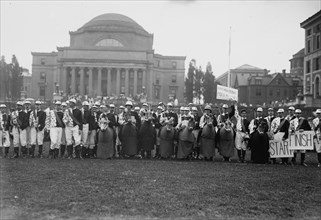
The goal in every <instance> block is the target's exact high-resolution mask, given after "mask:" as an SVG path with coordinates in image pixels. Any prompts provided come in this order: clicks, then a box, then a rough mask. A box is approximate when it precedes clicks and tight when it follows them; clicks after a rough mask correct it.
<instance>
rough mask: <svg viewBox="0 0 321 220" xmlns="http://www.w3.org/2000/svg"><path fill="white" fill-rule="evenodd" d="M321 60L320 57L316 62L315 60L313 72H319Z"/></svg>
mask: <svg viewBox="0 0 321 220" xmlns="http://www.w3.org/2000/svg"><path fill="white" fill-rule="evenodd" d="M319 62H320V58H319V57H317V58H315V59H314V60H313V63H314V65H313V67H314V68H313V70H319V69H320V63H319Z"/></svg>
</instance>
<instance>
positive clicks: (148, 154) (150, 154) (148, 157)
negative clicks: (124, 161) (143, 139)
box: [147, 150, 152, 159]
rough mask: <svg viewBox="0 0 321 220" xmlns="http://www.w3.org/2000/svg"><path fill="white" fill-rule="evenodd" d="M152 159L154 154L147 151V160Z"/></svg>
mask: <svg viewBox="0 0 321 220" xmlns="http://www.w3.org/2000/svg"><path fill="white" fill-rule="evenodd" d="M151 158H152V152H151V151H150V150H148V151H147V159H151Z"/></svg>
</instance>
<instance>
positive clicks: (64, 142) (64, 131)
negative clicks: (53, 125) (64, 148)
mask: <svg viewBox="0 0 321 220" xmlns="http://www.w3.org/2000/svg"><path fill="white" fill-rule="evenodd" d="M61 144H62V145H66V144H67V141H66V129H65V128H63V129H62V135H61Z"/></svg>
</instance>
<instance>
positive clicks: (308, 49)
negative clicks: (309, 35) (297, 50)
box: [307, 40, 311, 53]
mask: <svg viewBox="0 0 321 220" xmlns="http://www.w3.org/2000/svg"><path fill="white" fill-rule="evenodd" d="M307 51H308V53H310V52H311V40H308V41H307Z"/></svg>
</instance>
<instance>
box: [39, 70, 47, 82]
mask: <svg viewBox="0 0 321 220" xmlns="http://www.w3.org/2000/svg"><path fill="white" fill-rule="evenodd" d="M40 81H46V73H44V72H41V73H40Z"/></svg>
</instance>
